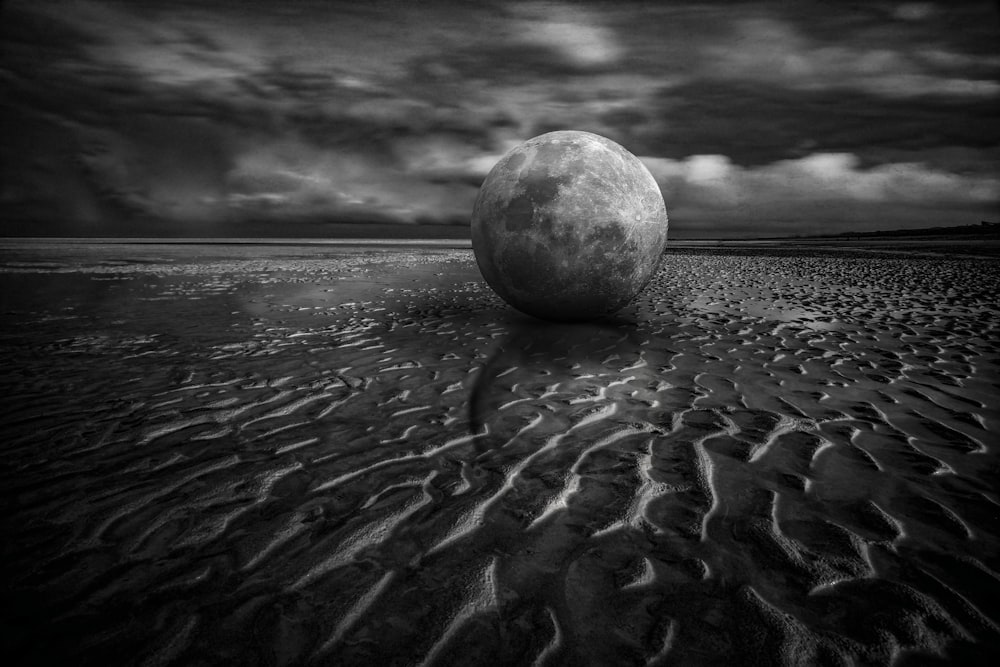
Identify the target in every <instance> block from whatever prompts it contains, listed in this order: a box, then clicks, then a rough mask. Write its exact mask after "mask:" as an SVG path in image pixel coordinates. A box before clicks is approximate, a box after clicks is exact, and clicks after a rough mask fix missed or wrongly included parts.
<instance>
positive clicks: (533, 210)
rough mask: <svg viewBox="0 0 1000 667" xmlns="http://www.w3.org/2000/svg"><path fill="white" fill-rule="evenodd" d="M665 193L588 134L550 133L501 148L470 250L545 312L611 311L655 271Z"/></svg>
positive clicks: (518, 300) (496, 285)
mask: <svg viewBox="0 0 1000 667" xmlns="http://www.w3.org/2000/svg"><path fill="white" fill-rule="evenodd" d="M666 243H667V211H666V207H665V206H664V204H663V195H661V194H660V189H659V187H658V186H657V184H656V181H655V180H654V179H653V175H652V174H650V173H649V170H648V169H646V167H645V165H643V164H642V162H640V161H639V159H638V158H637V157H635V156H634V155H632V154H631V153H629V152H628V151H627V150H625V149H624V148H622V147H621V146H619V145H618V144H616V143H615V142H613V141H611V140H610V139H606V138H605V137H602V136H599V135H596V134H591V133H590V132H578V131H561V132H549V133H548V134H543V135H541V136H538V137H535V138H534V139H529V140H528V141H526V142H524V143H523V144H521V145H520V146H517V147H516V148H514V149H513V150H511V151H510V152H509V153H507V154H506V155H504V156H503V157H502V158H501V159H500V161H499V162H497V164H496V165H495V166H494V167H493V169H492V170H491V171H490V173H489V174H488V175H487V176H486V180H485V181H484V182H483V185H482V187H481V188H480V190H479V196H478V197H477V198H476V203H475V206H474V207H473V210H472V248H473V251H474V252H475V255H476V262H477V263H478V264H479V270H480V271H481V272H482V274H483V278H485V279H486V282H487V283H488V284H489V285H490V287H492V288H493V290H494V291H495V292H496V293H497V294H499V295H500V296H501V297H502V298H503V299H504V301H506V302H507V303H509V304H510V305H512V306H514V307H515V308H517V309H518V310H520V311H522V312H525V313H527V314H529V315H533V316H535V317H539V318H542V319H547V320H557V321H572V320H589V319H594V318H596V317H600V316H601V315H605V314H609V313H613V312H614V311H616V310H618V309H619V308H621V307H622V306H624V305H625V304H626V303H628V302H629V301H630V300H632V298H634V297H635V296H636V294H638V293H639V292H640V291H641V290H642V288H643V287H644V286H645V285H646V283H647V282H649V279H650V278H651V277H652V276H653V273H654V272H655V271H656V269H657V267H658V265H659V260H660V255H661V254H662V253H663V249H664V247H665V246H666Z"/></svg>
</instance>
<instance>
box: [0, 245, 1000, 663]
mask: <svg viewBox="0 0 1000 667" xmlns="http://www.w3.org/2000/svg"><path fill="white" fill-rule="evenodd" d="M250 252H252V254H248V253H250ZM102 253H103V254H102ZM29 254H30V253H29ZM122 254H123V253H122V251H121V249H120V248H119V249H116V248H110V249H105V250H101V251H99V252H97V251H94V250H90V251H86V252H85V251H81V250H78V249H66V250H65V251H64V253H63V254H62V255H61V256H60V255H59V253H58V252H53V251H52V249H51V248H48V249H47V251H46V255H45V257H44V258H41V257H36V258H32V257H30V256H28V257H26V256H24V255H19V256H17V257H15V258H13V259H11V260H10V262H7V263H4V261H3V259H4V257H0V281H2V282H3V283H4V285H3V286H4V292H3V293H4V295H5V296H4V302H3V305H4V317H3V326H2V329H0V355H2V359H3V365H2V368H3V372H2V376H0V377H2V380H0V383H2V387H3V390H4V395H6V396H8V397H9V398H8V399H7V401H6V405H5V406H4V416H3V424H4V426H3V436H4V441H5V443H4V447H5V451H6V454H7V456H6V457H5V462H4V467H3V468H2V470H0V484H2V485H3V488H4V489H5V491H4V498H5V504H6V505H7V507H8V508H9V510H8V511H6V512H5V513H4V519H3V528H4V534H5V535H6V536H8V537H7V540H6V542H5V545H4V547H3V549H4V563H5V564H6V565H5V575H6V577H7V578H9V582H10V583H9V584H8V586H7V590H8V591H9V593H10V596H9V600H10V602H8V607H9V610H10V611H7V612H5V614H6V615H7V616H8V619H9V622H13V623H16V624H17V627H18V628H19V630H20V640H19V641H17V642H16V643H15V645H14V647H13V648H14V649H15V650H16V651H17V652H19V653H21V654H22V655H24V656H26V657H27V659H29V660H35V661H45V660H46V659H59V660H67V659H74V660H77V659H79V660H84V661H87V662H98V661H108V660H111V661H113V662H117V661H120V656H121V655H126V654H127V655H129V656H130V659H129V661H130V662H132V661H134V662H137V663H138V662H161V663H166V662H171V661H176V662H178V663H182V664H183V663H190V662H197V661H199V660H207V659H211V660H219V661H227V662H248V661H249V662H255V663H262V664H296V663H303V662H305V663H309V662H316V663H326V664H329V663H336V664H421V663H424V664H486V663H489V664H661V663H663V664H666V663H670V664H675V663H676V664H715V663H720V664H721V663H738V664H747V663H753V662H754V661H756V662H757V663H759V664H782V663H783V664H807V663H824V662H825V663H830V664H838V663H841V662H843V661H847V662H858V663H865V664H891V663H893V662H894V661H898V660H900V659H901V658H903V657H905V656H907V655H911V654H912V655H913V656H914V657H918V656H926V657H929V656H933V655H938V656H942V657H943V658H944V659H946V660H947V661H959V662H966V663H969V662H974V661H975V660H976V659H979V658H982V657H983V656H988V655H989V653H990V652H991V651H993V652H995V651H996V650H997V647H998V645H1000V644H998V642H1000V628H998V623H1000V609H998V607H997V602H996V601H997V600H998V599H1000V597H998V596H997V595H996V592H997V591H998V590H1000V577H998V572H1000V563H998V559H997V554H998V552H1000V550H998V544H1000V542H998V537H1000V536H998V534H997V532H998V528H997V526H998V524H997V521H996V517H997V516H998V512H1000V495H998V493H997V486H996V469H997V456H998V451H997V446H996V444H995V443H994V441H995V440H996V434H997V433H998V432H1000V401H998V394H1000V388H998V382H1000V381H998V376H1000V373H998V371H1000V347H998V345H997V341H996V338H995V332H996V331H997V330H998V325H1000V309H998V307H997V305H996V302H995V294H996V293H998V288H1000V270H998V269H1000V266H998V264H997V260H994V259H960V260H959V259H948V258H927V257H921V258H916V257H899V256H874V255H872V254H867V253H866V254H853V253H843V252H841V253H832V252H831V253H810V252H805V251H803V252H795V253H770V254H769V253H767V252H757V251H755V252H752V253H741V252H729V253H727V252H715V251H713V252H697V251H689V250H681V251H677V252H671V253H668V255H667V256H666V257H665V260H664V265H663V268H662V270H661V272H660V273H659V274H658V275H657V277H656V278H655V279H654V281H653V282H652V283H651V285H650V286H649V288H648V289H647V290H646V291H645V292H643V294H642V295H640V298H639V299H637V300H636V302H634V303H633V304H632V305H630V306H629V307H627V308H626V309H625V310H624V311H623V312H622V313H621V314H620V316H619V317H618V318H617V319H609V320H604V321H600V322H596V323H591V324H584V325H550V324H544V323H540V322H537V321H534V320H531V319H530V318H527V317H524V316H521V315H518V314H517V313H515V312H514V311H511V310H510V309H509V308H508V307H506V306H505V305H504V304H503V303H502V302H501V301H500V300H499V299H498V298H497V297H496V296H495V295H493V294H492V292H490V291H489V290H488V288H487V287H486V286H485V285H484V284H483V283H482V281H481V279H480V278H479V276H478V274H477V272H476V269H475V266H474V262H473V260H472V257H471V253H470V252H469V251H466V250H443V249H434V250H416V249H405V250H399V249H394V250H388V249H374V250H359V249H340V250H337V249H330V248H304V249H288V248H284V249H273V248H272V249H254V250H252V251H248V250H247V249H240V250H232V249H219V248H214V249H209V250H198V251H197V252H194V253H192V252H191V251H190V249H188V250H185V251H183V252H182V251H180V250H176V249H170V248H167V249H164V248H162V247H158V248H156V249H155V251H153V250H148V249H144V248H142V247H135V248H129V250H128V253H126V256H124V257H123V256H122ZM140 260H141V261H140ZM26 263H27V264H31V265H30V266H25V264H26Z"/></svg>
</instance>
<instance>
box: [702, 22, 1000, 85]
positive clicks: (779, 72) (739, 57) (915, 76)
mask: <svg viewBox="0 0 1000 667" xmlns="http://www.w3.org/2000/svg"><path fill="white" fill-rule="evenodd" d="M910 13H911V14H913V12H910ZM893 47H894V45H893V44H892V43H891V42H890V43H889V44H886V45H881V44H880V45H879V46H875V47H872V46H870V45H859V44H854V43H848V44H844V43H834V44H826V43H822V42H819V41H816V40H811V39H809V38H808V37H806V36H805V35H804V34H802V33H801V32H799V31H798V30H797V29H796V28H795V26H794V25H793V24H791V23H790V22H787V21H782V20H779V19H775V18H771V17H753V18H747V19H741V20H738V21H735V22H734V24H733V27H732V34H731V38H730V39H728V40H719V41H718V42H714V43H711V44H709V45H707V46H706V47H705V53H706V55H707V62H706V73H708V74H710V75H712V76H715V77H719V78H726V79H729V78H732V79H743V80H747V79H751V80H755V81H762V82H766V83H769V84H772V85H781V86H785V87H789V88H793V89H798V90H829V89H838V88H841V89H854V90H861V91H864V92H867V93H870V94H872V95H880V96H886V97H913V96H924V95H928V96H959V97H968V98H996V97H997V96H998V95H1000V83H998V82H997V80H996V75H997V70H998V69H1000V62H998V60H997V59H996V58H995V57H993V56H983V57H981V58H972V57H971V56H968V55H966V56H963V55H960V54H954V55H953V54H951V53H949V52H948V51H946V50H943V49H940V48H938V49H934V51H935V52H936V54H937V57H936V59H927V58H924V57H922V56H921V55H920V51H918V50H917V49H912V50H911V49H910V48H907V45H905V44H901V45H900V46H899V47H897V48H893ZM970 64H973V65H982V68H983V69H985V70H986V71H984V72H983V74H984V76H982V77H976V78H972V77H969V76H968V75H967V74H966V70H968V69H969V65H970ZM987 75H988V76H987Z"/></svg>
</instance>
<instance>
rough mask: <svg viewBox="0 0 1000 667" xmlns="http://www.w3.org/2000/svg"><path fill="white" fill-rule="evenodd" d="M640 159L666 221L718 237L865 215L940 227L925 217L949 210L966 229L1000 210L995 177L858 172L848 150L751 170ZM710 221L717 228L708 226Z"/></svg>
mask: <svg viewBox="0 0 1000 667" xmlns="http://www.w3.org/2000/svg"><path fill="white" fill-rule="evenodd" d="M642 160H643V162H644V163H645V164H646V166H647V167H648V168H649V170H650V171H651V172H652V174H653V175H654V177H655V178H656V180H657V182H658V183H659V185H660V188H661V190H662V192H663V194H664V198H665V200H666V202H667V208H668V210H669V211H671V212H674V213H673V214H672V216H671V224H672V225H674V224H675V223H676V224H679V225H681V227H682V228H686V229H685V231H688V232H691V231H693V230H695V229H701V230H702V231H711V232H715V233H721V234H723V235H724V234H725V229H726V228H729V229H731V230H733V231H737V230H739V229H740V228H741V227H747V228H753V229H754V230H755V232H756V233H758V234H760V233H766V232H768V231H770V232H774V233H778V232H780V233H815V231H816V225H817V224H823V225H825V227H826V228H827V229H829V228H830V224H831V223H833V228H836V229H837V231H846V230H848V229H850V227H851V226H852V225H853V224H855V223H856V222H857V221H858V219H865V218H866V217H868V218H870V219H869V220H868V223H869V224H872V223H876V224H880V225H882V228H885V224H886V223H887V221H892V220H895V221H900V223H901V224H904V225H907V226H914V227H919V226H935V225H936V224H941V222H940V219H935V218H934V217H933V215H931V214H940V212H942V211H946V212H950V215H949V216H948V217H949V219H950V220H951V221H953V222H954V224H960V221H962V220H964V221H965V224H969V223H970V222H975V220H974V219H973V218H975V216H976V215H977V214H978V212H981V211H988V210H991V209H995V208H996V207H997V206H998V205H1000V178H997V177H990V176H963V175H958V174H954V173H950V172H945V171H940V170H936V169H931V168H928V167H926V166H925V165H922V164H918V163H898V164H883V165H879V166H877V167H873V168H869V169H863V168H860V166H859V160H858V158H857V157H856V156H854V155H851V154H848V153H817V154H813V155H809V156H807V157H804V158H801V159H796V160H781V161H778V162H775V163H772V164H768V165H762V166H757V167H741V166H738V165H735V164H733V163H732V162H731V161H730V160H729V158H727V157H726V156H724V155H694V156H690V157H688V158H686V159H684V160H671V159H665V158H656V157H643V158H642ZM677 211H679V212H681V213H679V214H678V213H676V212H677ZM961 211H965V213H961ZM921 212H923V213H924V214H921ZM915 214H916V215H915ZM709 221H715V222H716V223H718V224H719V225H720V226H721V227H720V229H714V230H713V229H712V228H711V225H706V224H705V223H706V222H709Z"/></svg>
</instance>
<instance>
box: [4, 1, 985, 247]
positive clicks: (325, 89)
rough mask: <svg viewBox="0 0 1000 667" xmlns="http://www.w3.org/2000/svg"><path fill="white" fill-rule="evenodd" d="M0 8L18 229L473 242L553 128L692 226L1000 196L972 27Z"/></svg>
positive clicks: (467, 9)
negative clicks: (77, 223)
mask: <svg viewBox="0 0 1000 667" xmlns="http://www.w3.org/2000/svg"><path fill="white" fill-rule="evenodd" d="M9 5H10V6H8V7H5V9H6V11H5V21H4V23H3V25H0V30H2V31H3V33H2V37H3V39H4V42H5V49H4V52H3V54H2V55H0V57H2V58H3V62H2V63H0V76H2V77H3V82H4V84H5V99H4V101H3V104H0V113H2V114H3V115H4V118H10V119H13V120H14V122H8V123H5V124H4V125H6V126H7V127H5V128H3V129H2V130H0V131H2V134H0V140H2V145H0V150H2V151H3V152H4V153H6V154H8V155H22V154H24V153H25V152H26V151H28V152H31V154H32V157H31V159H30V160H27V162H28V163H29V165H28V167H25V168H21V165H20V164H12V162H11V160H10V159H9V158H7V163H5V165H4V172H3V176H4V179H3V183H2V187H3V190H2V192H0V206H3V212H15V213H17V215H18V216H24V217H34V218H37V219H40V220H41V219H49V220H52V219H71V218H73V217H74V210H73V209H74V207H75V208H76V213H77V214H78V215H77V217H79V218H81V219H86V220H87V221H90V222H93V223H94V224H98V223H99V221H100V220H102V219H103V218H104V217H115V218H117V219H120V220H122V221H126V222H123V223H122V224H135V225H142V224H146V223H147V221H148V220H149V219H154V218H155V219H161V220H167V221H179V222H181V223H184V224H190V225H195V224H202V223H204V224H207V225H211V224H217V223H220V221H223V222H224V221H230V222H234V223H239V222H240V221H245V220H256V221H261V220H270V221H273V222H274V223H275V224H286V223H289V222H290V221H294V220H300V219H310V220H313V219H315V220H321V219H339V220H354V221H365V220H381V221H394V222H399V223H414V222H449V223H459V222H466V221H467V219H468V213H469V210H470V209H471V205H472V201H473V198H474V196H475V192H476V188H477V187H478V185H479V183H481V181H482V179H483V178H484V177H485V175H486V173H487V172H488V171H489V169H490V168H492V166H493V165H494V164H495V163H496V161H497V159H499V157H500V156H501V155H503V153H504V152H506V151H507V150H508V149H509V148H511V147H512V146H514V145H516V144H517V143H520V142H521V141H523V140H525V139H527V138H529V137H531V136H533V135H536V134H540V133H542V132H546V131H549V130H554V129H567V128H573V129H582V130H589V131H593V132H598V133H600V134H603V135H605V136H608V137H610V138H612V139H614V140H616V141H619V142H620V143H622V144H623V145H624V146H626V147H627V148H628V149H629V150H631V151H632V152H634V153H636V154H639V155H647V156H650V157H649V158H646V159H647V162H648V163H649V164H650V167H651V169H653V171H654V172H655V173H657V176H658V178H659V181H660V183H661V185H662V187H663V188H664V191H665V192H666V193H667V195H668V199H669V200H670V203H671V206H672V211H677V212H679V214H676V215H674V221H675V224H674V226H673V228H674V229H680V230H682V231H683V229H684V226H685V225H692V226H690V227H689V229H701V227H699V225H701V224H702V223H704V224H710V223H711V224H720V225H724V226H725V225H728V229H730V230H738V229H744V228H750V227H752V224H751V223H750V222H748V221H752V220H761V221H765V220H766V221H772V220H783V221H793V220H803V219H808V218H809V217H810V216H820V217H824V218H828V219H832V218H834V217H836V216H838V215H839V216H841V217H843V219H845V220H849V221H850V224H871V223H870V221H869V222H867V223H866V222H864V216H865V215H868V214H869V213H871V212H872V211H875V210H878V211H879V214H880V215H883V214H887V213H888V214H891V215H896V214H898V215H900V216H902V215H904V214H912V213H913V212H915V211H941V210H944V208H948V209H949V210H951V211H955V212H957V213H955V215H956V216H960V215H965V214H966V213H967V212H968V211H969V210H970V208H969V207H985V206H990V205H995V202H996V199H997V195H996V177H997V169H996V164H997V160H998V158H1000V126H998V124H997V123H996V122H995V111H994V109H995V102H996V97H997V94H998V86H1000V83H998V81H1000V59H998V57H997V56H996V55H995V50H994V49H993V47H992V42H991V41H988V40H986V38H985V37H984V36H983V35H984V34H985V32H986V31H985V30H984V29H982V28H977V25H978V24H980V23H982V20H981V16H980V15H979V14H977V13H976V12H975V11H972V10H969V9H964V8H960V9H958V10H955V11H951V10H949V11H947V12H946V11H944V9H943V8H942V6H941V5H938V4H928V3H916V4H912V6H910V5H897V4H893V5H891V6H888V5H886V6H883V5H878V6H873V7H872V8H860V7H853V8H851V9H850V10H844V9H843V8H835V9H830V8H828V7H826V6H825V5H821V4H813V3H809V4H808V6H806V7H805V8H804V9H803V8H801V7H800V6H799V5H796V8H792V7H791V5H790V4H788V3H782V4H778V3H772V2H752V3H738V4H731V3H693V4H684V3H671V4H657V3H636V4H631V3H624V4H612V3H598V2H584V3H574V4H572V5H571V4H568V3H559V2H517V3H505V2H488V3H420V4H419V5H417V4H413V5H409V4H404V5H399V4H398V3H393V4H391V5H390V4H380V3H375V4H372V5H367V4H349V3H327V2H312V1H309V0H302V1H300V2H296V3H279V4H271V3H263V2H248V3H241V4H240V5H239V10H237V9H236V5H232V4H229V3H225V2H221V1H215V2H213V1H211V0H207V1H206V2H203V3H195V2H183V3H169V4H168V3H166V2H159V1H154V0H143V1H142V2H138V1H137V2H135V3H120V2H109V1H100V0H90V1H87V0H83V1H79V2H62V1H59V0H55V1H53V2H51V3H29V2H26V1H24V0H22V1H20V2H18V1H17V0H14V1H13V2H11V3H9ZM963 7H965V5H963ZM976 11H978V10H976ZM955 17H957V18H955ZM960 38H961V39H960ZM966 39H967V41H968V46H966V43H965V41H963V40H966ZM29 117H32V118H34V119H35V121H33V122H27V121H26V120H25V119H26V118H29ZM10 128H14V129H10ZM22 130H23V132H26V133H28V134H32V133H34V135H37V136H35V138H34V139H31V138H30V137H28V138H22V137H20V136H18V135H19V134H20V133H22ZM42 135H51V138H50V140H43V139H42ZM8 147H9V148H10V150H7V148H8ZM53 175H54V176H53ZM46 179H50V180H46ZM53 183H57V186H55V187H58V188H59V189H60V191H61V192H66V193H70V194H66V196H65V197H63V200H62V201H61V203H58V204H56V203H54V201H55V200H54V199H53V198H52V197H51V190H52V187H54V186H53V185H52V184H53ZM67 201H72V202H76V203H75V204H70V203H66V202H67ZM928 215H929V214H928ZM880 219H881V218H880ZM929 219H930V218H928V220H929ZM859 220H860V221H861V222H858V221H859ZM128 221H131V223H129V222H128ZM90 222H88V224H90ZM768 224H770V223H768ZM782 224H785V223H782ZM788 224H792V223H791V222H788Z"/></svg>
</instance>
